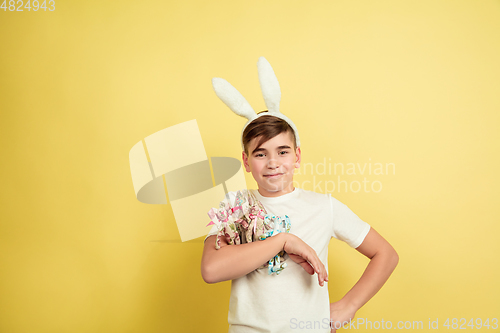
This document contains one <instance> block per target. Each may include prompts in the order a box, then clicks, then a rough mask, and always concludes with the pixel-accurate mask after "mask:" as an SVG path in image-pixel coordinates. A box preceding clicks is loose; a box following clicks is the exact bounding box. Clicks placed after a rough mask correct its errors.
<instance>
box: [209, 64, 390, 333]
mask: <svg viewBox="0 0 500 333" xmlns="http://www.w3.org/2000/svg"><path fill="white" fill-rule="evenodd" d="M262 59H263V58H261V59H259V65H262V66H260V67H259V79H261V78H264V80H266V79H267V80H269V76H270V74H269V68H270V65H268V63H267V61H265V59H264V60H262ZM262 62H264V64H262ZM266 70H267V72H266ZM271 71H272V69H271ZM272 74H273V75H274V72H272ZM271 77H272V75H271ZM271 81H272V80H271ZM276 83H277V80H276V82H273V84H276ZM261 87H262V90H263V94H264V97H265V99H266V95H267V99H266V105H268V108H269V109H270V110H269V112H266V113H264V114H262V113H261V114H259V115H256V114H255V115H254V114H252V115H250V113H249V112H247V114H245V116H247V118H249V122H248V123H247V124H246V125H245V127H244V130H243V135H242V145H243V149H244V151H243V152H242V158H243V163H244V166H245V169H246V171H247V172H251V173H252V176H253V177H254V179H255V181H256V182H257V185H258V190H251V191H252V193H253V194H254V195H255V196H256V198H257V199H258V200H259V201H260V202H261V203H262V204H263V206H264V207H265V208H266V211H267V212H268V213H270V214H274V215H280V216H282V215H288V216H289V217H290V220H291V224H292V229H291V231H290V233H280V234H277V235H275V236H272V237H269V238H267V239H265V240H263V241H257V242H252V243H246V244H239V245H228V244H227V242H226V241H225V240H224V238H223V237H222V238H220V240H221V248H220V249H219V250H216V248H215V239H216V234H217V228H216V227H215V226H214V228H212V230H211V231H210V233H209V234H208V235H207V238H206V239H205V244H204V250H203V257H202V262H201V272H202V276H203V279H204V280H205V281H206V282H207V283H216V282H220V281H226V280H232V284H231V296H230V302H229V314H228V322H229V324H230V328H229V332H231V333H236V332H294V331H296V332H299V331H301V330H305V331H307V332H330V328H332V329H331V331H332V332H335V331H336V329H335V328H340V327H341V325H343V324H345V323H346V322H349V320H350V319H353V318H354V315H355V313H356V311H357V310H358V309H359V308H360V307H361V306H363V305H364V304H365V303H366V302H367V301H368V300H369V299H370V298H371V297H373V296H374V295H375V293H376V292H377V291H378V290H379V289H380V288H381V287H382V285H383V284H384V283H385V281H386V280H387V279H388V278H389V276H390V274H391V273H392V271H393V270H394V268H395V267H396V265H397V262H398V255H397V253H396V251H395V250H394V249H393V248H392V246H391V245H390V244H389V243H388V242H387V241H386V240H385V239H384V238H383V237H382V236H380V235H379V234H378V233H377V232H376V231H375V230H374V229H373V228H371V227H370V226H369V225H368V224H367V223H366V222H364V221H362V220H361V219H359V217H357V216H356V215H355V214H354V213H353V212H352V211H351V210H350V209H349V208H347V206H345V205H343V204H342V203H340V202H339V201H338V200H336V199H334V198H332V197H331V196H330V195H325V194H319V193H315V192H311V191H305V190H303V189H300V188H295V187H294V186H293V172H294V169H295V168H299V166H300V162H301V150H300V147H299V146H300V143H299V142H300V141H299V138H298V131H297V129H296V127H295V125H294V124H293V122H291V120H290V119H288V118H287V117H285V116H284V115H283V114H281V113H279V111H278V110H276V98H271V99H270V98H269V96H270V95H269V94H266V92H265V90H266V83H265V82H264V83H263V80H262V79H261ZM214 88H216V92H217V93H218V95H219V97H221V96H220V95H221V94H220V93H219V92H218V90H217V87H216V84H214ZM272 88H274V90H276V87H275V86H273V87H272ZM233 89H234V88H233ZM268 91H269V89H268ZM280 96H281V95H280ZM221 99H222V100H223V101H224V102H226V104H228V106H229V107H230V108H231V109H233V111H235V108H236V107H235V106H234V105H231V103H229V102H227V100H228V99H227V98H226V100H224V99H223V98H222V97H221ZM278 104H279V100H278ZM237 105H238V106H241V105H242V103H241V101H240V102H238V103H237ZM270 106H271V107H270ZM272 107H274V108H275V109H274V110H272ZM235 112H236V111H235ZM236 113H238V114H240V115H241V113H244V112H236ZM234 196H235V193H234V192H230V193H229V194H228V196H226V199H225V200H228V201H229V202H230V203H232V200H233V199H234ZM332 237H335V238H337V239H340V240H343V241H345V242H347V243H348V244H349V245H350V246H351V247H353V248H355V249H356V250H357V251H359V252H360V253H362V254H364V255H365V256H367V257H368V258H370V259H371V260H370V263H369V264H368V266H367V268H366V270H365V272H364V273H363V275H362V276H361V278H360V279H359V281H358V282H357V283H356V284H355V285H354V287H353V288H352V289H351V290H350V291H349V292H348V293H347V294H346V295H345V296H344V297H343V298H342V299H341V300H340V301H338V302H334V303H331V304H330V303H329V295H328V285H327V282H328V276H327V271H328V267H327V265H328V244H329V241H330V239H331V238H332ZM281 250H284V251H285V252H286V257H285V258H288V257H289V258H290V259H291V260H287V263H288V266H287V268H286V269H284V270H283V271H282V272H281V274H280V275H268V272H267V270H266V269H258V268H259V267H260V266H261V265H262V264H263V263H265V262H267V261H269V259H271V258H272V257H274V256H275V255H276V254H277V253H278V252H280V251H281ZM325 265H326V267H325ZM316 279H317V281H316Z"/></svg>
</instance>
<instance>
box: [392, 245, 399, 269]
mask: <svg viewBox="0 0 500 333" xmlns="http://www.w3.org/2000/svg"><path fill="white" fill-rule="evenodd" d="M392 251H393V254H392V256H391V263H392V266H393V267H394V268H396V266H397V265H398V263H399V255H398V253H397V252H396V250H394V249H392Z"/></svg>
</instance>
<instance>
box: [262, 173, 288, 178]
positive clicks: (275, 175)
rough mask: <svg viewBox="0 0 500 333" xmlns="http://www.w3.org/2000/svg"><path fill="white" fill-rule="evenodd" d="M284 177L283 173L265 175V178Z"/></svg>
mask: <svg viewBox="0 0 500 333" xmlns="http://www.w3.org/2000/svg"><path fill="white" fill-rule="evenodd" d="M281 175H283V174H282V173H273V174H272V175H264V177H267V178H277V177H279V176H281Z"/></svg>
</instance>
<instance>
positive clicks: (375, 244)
mask: <svg viewBox="0 0 500 333" xmlns="http://www.w3.org/2000/svg"><path fill="white" fill-rule="evenodd" d="M356 250H357V251H359V252H360V253H362V254H363V255H365V256H366V257H368V258H369V259H370V262H369V263H368V266H367V267H366V269H365V271H364V273H363V275H362V276H361V278H360V279H359V280H358V282H357V283H356V284H355V285H354V286H353V287H352V288H351V290H349V291H348V292H347V294H345V296H344V297H343V298H342V299H341V300H340V301H338V302H335V303H331V304H330V317H331V319H332V320H334V321H338V322H341V323H344V321H349V320H350V319H352V318H354V314H355V313H356V311H358V310H359V309H360V308H361V307H362V306H363V305H364V304H365V303H366V302H368V301H369V300H370V299H371V298H372V297H373V296H374V295H375V294H376V293H377V292H378V291H379V290H380V288H382V286H383V285H384V283H385V282H386V281H387V279H389V276H390V275H391V274H392V272H393V271H394V269H395V268H396V266H397V264H398V261H399V256H398V254H397V253H396V251H395V250H394V248H393V247H392V246H391V244H389V243H388V242H387V241H386V240H385V239H384V238H383V237H382V236H381V235H380V234H379V233H378V232H377V231H375V229H373V228H370V231H369V232H368V234H367V235H366V237H365V239H364V241H363V243H361V245H360V246H358V247H357V248H356ZM338 325H340V323H339V324H338ZM337 327H338V326H337Z"/></svg>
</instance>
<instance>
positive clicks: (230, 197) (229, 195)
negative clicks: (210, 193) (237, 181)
mask: <svg viewBox="0 0 500 333" xmlns="http://www.w3.org/2000/svg"><path fill="white" fill-rule="evenodd" d="M236 193H237V192H229V193H227V194H226V196H225V197H224V199H223V200H222V201H224V202H227V203H229V204H230V205H231V206H232V204H233V203H234V200H235V199H236ZM214 208H217V207H214ZM207 213H208V212H207ZM207 218H208V215H207ZM209 221H210V220H209ZM218 232H219V229H218V228H217V226H216V225H215V224H214V225H213V226H212V229H210V231H209V232H208V234H207V236H206V237H205V239H204V240H203V242H205V241H206V240H207V238H208V237H210V236H213V235H217V233H218Z"/></svg>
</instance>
